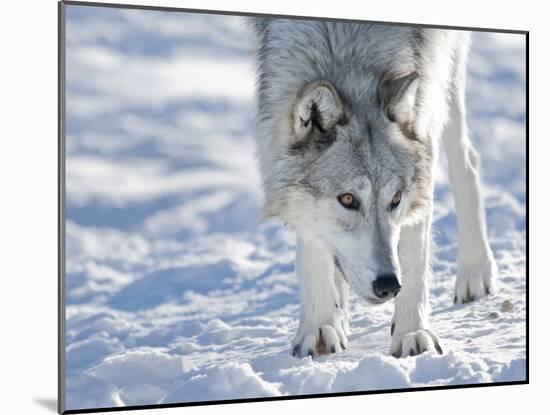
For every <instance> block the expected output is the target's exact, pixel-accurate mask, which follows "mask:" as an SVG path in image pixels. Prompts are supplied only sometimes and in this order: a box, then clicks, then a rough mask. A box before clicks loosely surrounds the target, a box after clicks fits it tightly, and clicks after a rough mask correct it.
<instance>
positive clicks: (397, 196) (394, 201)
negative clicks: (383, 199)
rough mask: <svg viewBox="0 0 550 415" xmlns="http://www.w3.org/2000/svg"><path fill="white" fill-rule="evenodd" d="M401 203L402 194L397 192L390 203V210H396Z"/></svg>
mask: <svg viewBox="0 0 550 415" xmlns="http://www.w3.org/2000/svg"><path fill="white" fill-rule="evenodd" d="M399 203H401V192H397V193H396V194H394V195H393V198H392V200H391V203H390V209H392V210H393V209H395V208H396V207H397V206H399Z"/></svg>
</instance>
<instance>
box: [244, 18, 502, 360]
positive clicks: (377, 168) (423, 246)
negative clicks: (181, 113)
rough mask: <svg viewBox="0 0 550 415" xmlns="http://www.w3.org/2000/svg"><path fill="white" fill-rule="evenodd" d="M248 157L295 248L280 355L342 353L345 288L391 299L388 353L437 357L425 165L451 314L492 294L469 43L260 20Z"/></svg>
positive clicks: (404, 31)
mask: <svg viewBox="0 0 550 415" xmlns="http://www.w3.org/2000/svg"><path fill="white" fill-rule="evenodd" d="M252 26H253V28H254V31H255V34H256V39H257V55H256V64H257V65H256V66H257V115H256V154H257V159H258V164H259V170H260V175H261V178H262V186H263V193H264V206H263V215H264V217H265V218H270V217H276V218H279V219H280V220H282V221H283V222H284V223H286V224H287V225H288V226H290V227H291V228H292V229H293V230H294V231H295V232H296V237H297V243H296V246H297V248H296V267H295V268H296V273H297V276H298V279H299V282H300V324H299V327H298V331H297V334H296V336H295V337H294V340H293V341H292V345H291V351H292V353H293V354H294V355H296V356H300V357H304V356H308V355H310V356H317V355H321V354H330V353H336V352H340V351H342V350H344V349H346V347H347V343H348V341H347V336H348V335H349V319H348V311H347V303H348V291H349V287H351V289H352V290H353V291H354V292H355V293H356V294H357V295H358V296H359V297H360V298H362V299H364V300H365V301H367V302H368V303H372V304H381V303H384V302H386V301H389V300H392V299H393V300H394V303H395V310H394V314H393V318H392V321H391V325H390V327H391V343H390V346H389V353H390V354H391V355H393V356H395V357H406V356H414V355H418V354H421V353H423V352H426V351H434V352H437V353H442V348H441V346H440V342H439V340H438V337H437V335H436V334H435V333H434V332H433V330H432V329H431V328H430V325H429V321H428V314H429V301H428V281H429V279H430V276H431V271H430V250H431V225H432V214H433V212H432V211H433V203H434V201H433V194H434V165H435V163H436V159H437V155H438V150H439V143H440V142H441V141H442V142H443V145H444V148H445V150H446V154H447V158H448V165H449V177H450V182H451V185H452V188H453V194H454V199H455V206H456V214H457V224H458V252H457V265H458V268H457V269H458V272H457V276H456V283H455V288H454V301H455V303H468V302H470V301H474V300H477V299H479V298H482V297H484V296H487V295H493V294H495V292H496V289H497V285H496V277H497V267H496V263H495V260H494V257H493V253H492V251H491V248H490V246H489V243H488V238H487V234H486V225H485V214H484V207H483V198H482V195H481V189H480V178H479V176H480V170H479V168H480V167H479V166H480V162H479V157H478V155H477V153H476V151H475V150H474V148H473V147H472V144H471V142H470V140H469V137H468V130H467V124H466V107H465V84H466V62H467V55H468V49H469V44H470V38H469V35H468V33H467V32H464V31H456V30H442V29H435V28H422V27H410V26H402V25H386V24H371V23H354V22H342V21H325V20H295V19H283V18H269V17H258V18H254V21H253V24H252Z"/></svg>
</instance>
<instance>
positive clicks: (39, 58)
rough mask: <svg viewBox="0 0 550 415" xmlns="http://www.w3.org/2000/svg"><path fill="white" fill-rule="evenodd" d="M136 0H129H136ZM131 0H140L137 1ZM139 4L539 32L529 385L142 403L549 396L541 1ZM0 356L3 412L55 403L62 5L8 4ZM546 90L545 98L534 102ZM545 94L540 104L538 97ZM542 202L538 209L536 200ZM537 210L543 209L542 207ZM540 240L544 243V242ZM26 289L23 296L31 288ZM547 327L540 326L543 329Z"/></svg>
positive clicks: (434, 406) (268, 405)
mask: <svg viewBox="0 0 550 415" xmlns="http://www.w3.org/2000/svg"><path fill="white" fill-rule="evenodd" d="M128 2H132V1H130V0H128ZM132 3H138V2H136V1H133V2H132ZM139 4H147V5H160V6H176V7H189V8H202V9H222V10H236V11H253V12H261V13H279V14H296V15H310V16H330V17H342V18H356V19H368V20H382V21H402V22H414V23H433V24H445V25H458V26H477V27H494V28H508V29H523V30H529V31H530V32H531V33H530V55H531V58H530V70H529V74H530V84H531V88H530V92H531V99H530V117H529V120H530V130H531V131H530V139H529V143H530V155H531V157H530V159H529V161H530V166H529V173H530V179H531V183H530V184H531V186H530V187H531V188H536V187H537V184H538V185H539V186H538V191H533V192H531V194H530V199H529V200H530V202H531V203H530V209H529V212H530V214H531V215H530V222H531V224H532V226H531V227H530V231H531V232H530V238H529V242H530V248H531V255H530V257H529V259H530V262H529V264H530V273H529V275H530V300H531V301H530V332H531V337H530V345H531V346H530V380H531V384H530V385H528V386H525V385H523V386H507V387H498V388H494V387H491V388H475V389H468V390H448V391H433V392H421V393H403V394H388V395H370V396H358V397H345V398H330V399H329V398H325V399H314V400H311V399H310V400H294V401H286V402H262V403H254V404H239V405H225V406H223V407H220V406H211V407H195V408H178V409H164V410H157V411H141V412H140V413H143V414H146V413H166V414H169V413H187V414H215V413H220V411H221V410H223V412H224V413H228V414H237V413H238V414H240V415H241V414H252V413H257V412H258V411H261V412H262V413H268V414H269V413H280V412H281V411H292V412H294V411H307V412H317V413H319V412H320V413H330V412H338V413H341V411H342V410H345V409H349V410H350V411H361V412H362V411H365V412H369V413H377V412H382V411H384V412H386V411H388V412H390V413H397V412H398V411H400V410H409V411H412V412H417V411H422V412H423V413H426V414H431V413H434V414H435V413H437V414H441V413H442V412H443V413H445V414H453V413H460V414H464V413H465V412H466V413H467V412H473V413H480V412H481V411H482V410H488V411H491V412H493V413H498V414H508V413H518V412H522V411H525V410H526V409H527V408H529V407H531V408H536V407H537V406H539V405H544V403H543V398H544V397H545V395H544V394H545V392H546V390H547V387H548V385H549V383H550V382H548V380H547V375H546V374H547V373H548V372H549V370H550V368H549V367H548V360H547V358H546V355H547V353H546V349H545V347H546V345H547V342H548V340H550V339H549V337H550V336H549V335H548V332H547V331H546V328H547V327H548V320H547V317H546V316H548V313H549V311H548V310H547V308H546V307H545V306H546V305H547V304H548V301H545V298H544V296H545V293H546V292H548V289H549V288H550V287H549V283H548V281H549V280H548V276H547V275H546V269H545V268H544V264H545V263H544V258H545V254H546V244H545V242H546V241H545V240H544V239H543V237H544V236H543V235H545V233H547V229H548V228H547V224H548V219H546V218H545V217H544V216H543V215H544V213H545V212H546V211H547V210H546V209H545V205H544V202H545V201H546V200H547V198H546V194H545V188H546V178H545V175H546V174H547V173H550V172H548V166H549V163H548V162H545V161H544V160H543V157H545V156H546V155H547V152H546V150H547V149H548V148H549V140H548V137H547V136H548V134H547V132H546V131H543V127H544V125H545V124H546V120H547V117H548V115H547V114H546V111H547V107H546V106H545V102H543V97H544V95H545V94H547V93H550V91H549V90H548V75H547V74H548V70H547V69H545V67H546V65H548V53H547V51H548V45H546V44H545V43H544V42H545V41H546V40H548V39H550V36H549V26H548V19H547V17H548V13H547V12H545V10H544V3H543V2H538V4H537V5H536V6H535V2H532V3H531V4H529V3H527V2H519V1H515V2H504V1H502V0H501V1H493V0H491V1H488V0H486V1H483V2H482V1H479V0H477V1H469V0H460V1H459V2H457V4H456V5H453V4H451V3H450V2H445V3H444V2H441V1H420V0H416V1H414V2H412V1H410V0H409V1H407V0H393V1H392V2H381V3H380V4H376V3H375V2H373V1H370V2H357V1H348V0H339V1H338V2H319V1H313V0H308V1H305V0H303V1H301V2H297V1H292V0H277V1H273V0H270V1H264V2H261V3H260V2H252V1H247V0H225V1H223V2H222V1H216V0H201V1H199V0H195V1H190V0H189V1H188V0H186V1H183V0H180V1H161V0H154V1H146V0H141V1H139ZM0 16H1V20H0V30H1V32H2V36H1V38H0V39H1V43H0V44H1V49H0V52H1V56H2V63H1V64H0V71H1V77H0V97H1V100H0V102H1V105H2V107H1V116H0V128H1V133H0V145H1V146H2V147H1V150H0V157H1V160H0V191H1V193H0V194H1V195H2V198H1V199H0V200H1V210H0V241H1V246H0V248H1V250H0V278H1V283H2V285H1V289H0V293H1V294H0V295H1V299H0V307H1V314H0V316H1V319H0V322H1V326H0V332H1V333H2V334H1V339H2V340H0V359H1V360H0V361H1V366H0V368H1V372H0V373H1V379H2V393H1V396H2V401H1V405H2V409H1V411H2V413H28V414H41V413H45V414H47V413H50V414H51V413H53V412H54V408H55V405H56V403H55V401H56V399H55V398H56V390H57V5H56V2H55V1H54V0H47V1H45V0H32V1H31V0H28V1H12V2H6V3H5V4H3V5H2V11H1V13H0ZM536 101H538V102H536ZM537 104H538V105H537ZM535 206H536V207H538V209H536V208H535ZM537 213H538V215H537ZM537 242H538V243H537ZM23 293H25V295H23ZM536 328H538V329H536Z"/></svg>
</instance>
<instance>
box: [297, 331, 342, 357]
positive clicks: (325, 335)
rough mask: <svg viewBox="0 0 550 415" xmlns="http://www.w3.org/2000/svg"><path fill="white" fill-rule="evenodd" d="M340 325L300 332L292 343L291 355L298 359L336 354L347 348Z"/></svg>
mask: <svg viewBox="0 0 550 415" xmlns="http://www.w3.org/2000/svg"><path fill="white" fill-rule="evenodd" d="M347 344H348V340H347V337H346V335H345V333H344V330H343V327H342V324H334V325H332V324H325V325H322V326H320V327H311V328H310V329H305V330H300V331H299V332H298V334H297V335H296V338H295V339H294V341H293V342H292V355H293V356H298V357H305V356H319V355H322V354H330V353H338V352H341V351H342V350H345V349H346V348H347Z"/></svg>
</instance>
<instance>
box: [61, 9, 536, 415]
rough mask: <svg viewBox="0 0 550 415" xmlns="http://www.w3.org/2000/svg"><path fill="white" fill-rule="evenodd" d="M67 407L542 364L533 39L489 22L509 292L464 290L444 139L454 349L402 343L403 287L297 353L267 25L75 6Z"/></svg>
mask: <svg viewBox="0 0 550 415" xmlns="http://www.w3.org/2000/svg"><path fill="white" fill-rule="evenodd" d="M67 19H68V20H67V132H68V133H67V138H66V144H67V159H66V160H67V165H66V167H67V176H66V180H67V181H66V183H67V199H66V203H67V221H66V243H67V259H66V268H67V280H66V297H67V307H66V314H67V332H66V343H67V408H68V409H78V408H90V407H104V406H117V405H140V404H156V403H171V402H190V401H207V400H220V399H235V398H256V397H267V396H280V395H296V394H300V395H302V394H316V393H324V392H346V391H368V390H380V389H392V388H406V387H420V386H432V385H457V384H473V383H480V382H483V383H486V382H501V381H514V380H516V381H517V380H523V379H525V375H526V336H525V334H526V322H525V316H526V303H525V300H526V264H525V250H526V246H525V226H526V223H525V217H526V216H525V214H526V210H525V203H526V193H525V184H526V160H525V157H526V154H525V147H526V145H525V144H526V137H525V76H526V75H525V42H524V37H523V36H521V35H507V34H489V33H475V34H474V35H473V44H472V52H471V59H470V62H469V72H468V73H469V78H468V95H467V100H468V110H469V127H470V129H471V133H472V134H471V135H472V139H473V142H474V144H475V147H476V148H477V149H478V150H479V152H480V154H481V156H482V175H483V176H482V177H483V191H484V196H485V203H486V210H487V223H488V229H489V237H490V243H491V245H492V247H493V249H494V252H495V257H496V260H497V262H498V267H499V284H500V291H499V293H498V295H497V296H495V297H492V298H485V299H483V300H481V301H478V302H476V303H474V304H468V305H453V297H452V296H453V286H454V278H455V274H456V262H455V256H456V251H457V245H456V242H457V230H456V219H455V217H454V207H453V198H452V194H451V191H450V188H449V181H448V178H447V173H446V169H445V164H446V161H445V157H444V154H441V157H440V163H439V166H438V171H437V190H436V205H435V224H434V240H435V243H436V248H435V251H434V259H433V270H434V274H433V278H432V283H431V289H430V302H431V307H432V312H431V322H432V324H433V330H434V331H435V332H436V333H437V334H438V335H439V338H440V339H441V344H442V347H443V348H444V354H443V355H441V356H439V355H436V354H423V355H421V356H418V357H410V358H405V359H395V358H393V357H390V356H388V348H389V342H390V327H389V326H390V319H391V316H392V311H393V304H391V303H389V304H384V305H382V306H367V304H365V303H363V302H362V301H360V300H359V299H358V298H355V297H352V298H351V307H350V314H351V328H352V335H351V337H350V339H349V340H350V343H349V348H348V350H346V351H345V352H343V353H340V354H337V355H332V356H328V357H320V358H315V359H313V360H312V359H311V358H310V357H308V358H303V359H299V358H295V357H292V356H291V355H290V342H291V339H292V337H293V336H294V334H295V332H296V329H297V325H298V309H299V303H298V288H299V287H298V282H297V279H296V277H295V275H294V271H293V268H294V255H295V253H294V250H295V239H294V236H293V234H292V233H291V232H290V231H289V230H287V229H285V228H284V227H283V226H282V225H281V224H279V223H276V222H267V223H260V214H259V212H260V204H261V194H260V190H259V184H258V182H259V180H258V173H257V171H256V164H255V160H254V146H253V137H252V131H253V117H254V95H253V94H254V65H253V47H254V41H253V37H252V35H251V33H250V32H249V29H248V28H247V26H246V25H245V24H244V19H243V18H239V17H233V16H217V15H200V14H186V13H173V12H155V11H137V10H122V9H120V10H119V9H111V8H95V7H84V6H76V5H70V6H68V7H67Z"/></svg>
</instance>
